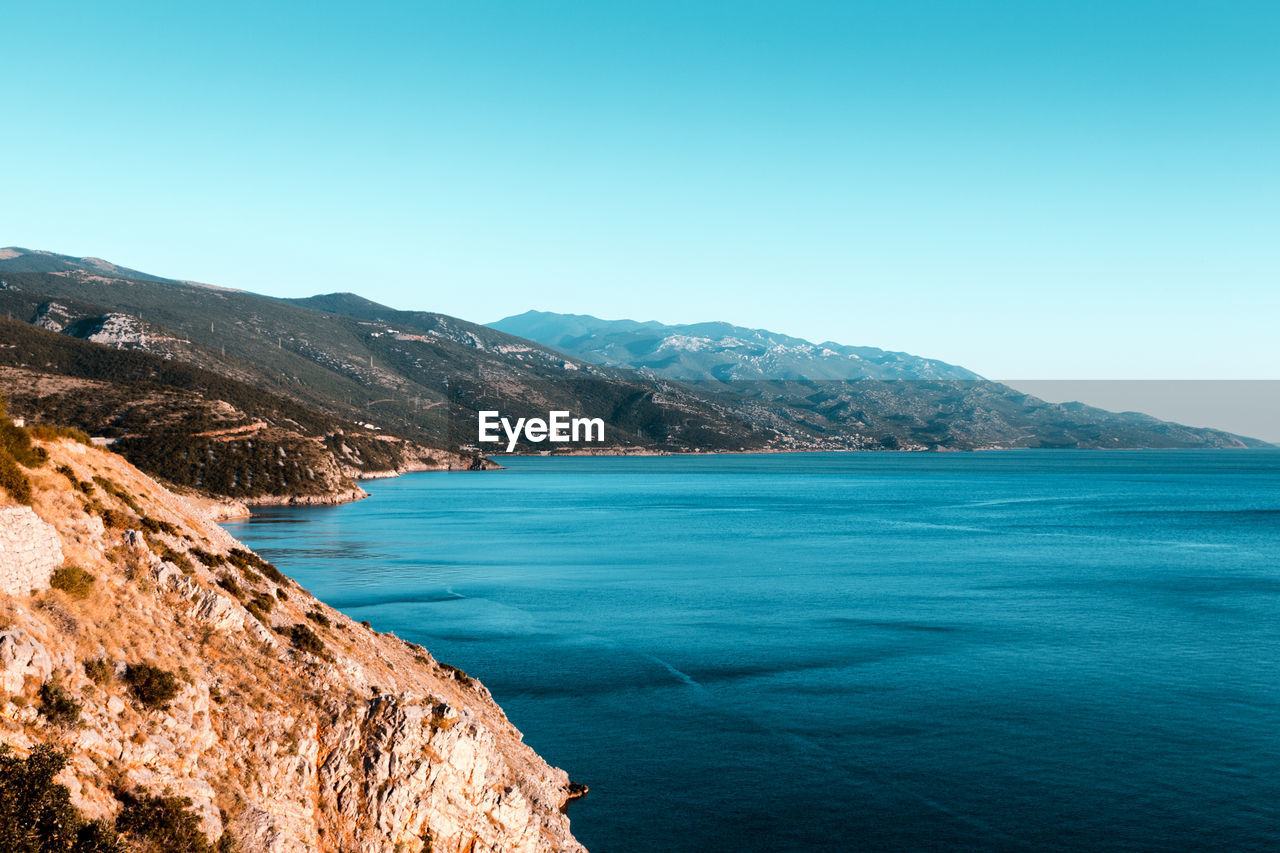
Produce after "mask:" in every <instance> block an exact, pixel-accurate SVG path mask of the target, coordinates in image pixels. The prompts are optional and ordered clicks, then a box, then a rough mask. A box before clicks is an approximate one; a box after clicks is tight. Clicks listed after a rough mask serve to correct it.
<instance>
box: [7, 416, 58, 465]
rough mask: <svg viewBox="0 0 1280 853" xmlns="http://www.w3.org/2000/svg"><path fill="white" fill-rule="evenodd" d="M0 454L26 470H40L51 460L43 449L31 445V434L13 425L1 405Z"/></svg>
mask: <svg viewBox="0 0 1280 853" xmlns="http://www.w3.org/2000/svg"><path fill="white" fill-rule="evenodd" d="M0 454H7V455H9V456H10V457H12V458H13V461H14V462H17V463H18V464H19V465H21V466H23V467H24V468H39V467H40V466H41V465H43V464H44V463H45V462H47V461H48V459H49V454H48V453H46V452H45V449H44V448H43V447H37V446H36V445H34V444H32V443H31V433H30V432H29V431H28V430H26V429H25V428H23V427H18V426H14V425H13V421H11V420H10V419H9V416H8V414H7V413H6V412H5V411H4V406H3V405H2V404H0Z"/></svg>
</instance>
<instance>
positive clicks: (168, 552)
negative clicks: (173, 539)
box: [160, 542, 196, 575]
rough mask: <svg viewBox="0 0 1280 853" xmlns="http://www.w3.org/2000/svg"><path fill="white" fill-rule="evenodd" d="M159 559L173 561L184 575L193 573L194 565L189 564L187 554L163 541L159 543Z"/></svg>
mask: <svg viewBox="0 0 1280 853" xmlns="http://www.w3.org/2000/svg"><path fill="white" fill-rule="evenodd" d="M160 559H162V560H168V561H169V562H170V563H173V564H174V565H175V566H177V567H178V568H179V569H181V570H182V573H183V574H184V575H190V574H195V571H196V567H195V566H193V565H191V561H190V560H188V559H187V555H186V554H184V553H182V552H181V551H179V550H177V549H175V548H174V547H173V546H171V545H169V544H167V543H164V542H162V543H160Z"/></svg>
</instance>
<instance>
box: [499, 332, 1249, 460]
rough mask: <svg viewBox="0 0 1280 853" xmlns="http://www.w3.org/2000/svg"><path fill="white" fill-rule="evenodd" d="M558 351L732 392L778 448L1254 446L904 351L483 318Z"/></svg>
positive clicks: (754, 335)
mask: <svg viewBox="0 0 1280 853" xmlns="http://www.w3.org/2000/svg"><path fill="white" fill-rule="evenodd" d="M491 325H492V327H493V328H496V329H501V330H503V331H507V332H511V333H512V334H520V335H524V336H526V337H529V338H531V339H533V340H536V341H538V342H540V343H542V344H545V345H547V346H550V347H553V348H555V349H557V350H559V351H561V352H564V353H565V354H566V355H571V356H574V357H576V358H581V359H584V360H586V361H591V362H595V363H597V364H601V365H609V366H612V367H626V368H631V369H634V370H637V371H640V372H642V373H644V374H647V375H652V376H655V377H661V378H665V379H669V380H672V381H679V382H681V383H683V384H685V385H686V386H688V387H690V388H691V389H692V390H693V391H694V392H695V393H698V394H701V395H703V396H707V397H715V398H718V399H723V400H731V401H735V403H736V407H735V409H734V410H735V411H736V412H738V413H739V414H740V415H742V416H743V417H746V418H748V419H750V420H752V421H753V422H756V423H759V424H762V425H768V426H769V427H771V428H773V429H775V430H777V431H778V432H779V433H780V434H781V437H780V439H779V441H778V444H779V445H780V446H783V447H808V446H813V445H814V444H822V443H826V444H827V445H834V446H844V447H856V448H886V449H899V448H905V449H923V448H938V449H952V450H972V449H979V448H1017V447H1061V448H1116V447H1129V448H1131V447H1150V448H1177V447H1224V448H1225V447H1262V446H1266V443H1265V442H1261V441H1257V440H1255V439H1250V438H1245V437H1242V436H1236V435H1232V434H1231V433H1227V432H1224V431H1222V430H1212V429H1199V428H1195V427H1186V426H1182V425H1180V424H1174V423H1169V422H1166V421H1160V420H1157V419H1156V418H1152V417H1149V416H1147V415H1143V414H1140V413H1136V412H1123V413H1116V412H1108V411H1104V410H1102V409H1097V408H1093V407H1090V406H1085V405H1082V404H1080V403H1067V404H1061V405H1059V404H1053V403H1047V402H1045V401H1044V400H1040V399H1038V398H1036V397H1033V396H1030V395H1028V394H1024V393H1021V392H1019V391H1015V390H1014V389H1012V388H1010V387H1008V386H1007V385H1002V384H1000V383H998V382H991V381H989V380H986V379H983V378H982V377H980V376H978V375H977V374H975V373H973V372H972V371H969V370H966V369H965V368H963V367H957V366H955V365H951V364H947V363H945V362H942V361H938V360H936V359H928V358H921V357H919V356H914V355H910V354H908V353H900V352H888V351H885V350H881V349H876V348H874V347H858V346H847V345H844V344H838V343H835V342H832V341H827V342H825V343H821V344H815V343H812V342H810V341H805V340H802V339H800V338H795V337H791V336H788V335H782V334H779V333H777V332H771V331H768V330H765V329H747V328H743V327H741V326H732V325H729V324H728V323H697V324H689V325H666V324H663V323H657V322H652V321H649V322H636V321H634V320H601V319H599V318H596V317H591V316H587V315H581V314H554V313H550V312H540V311H529V312H526V313H524V314H520V315H517V316H514V317H507V318H505V319H503V320H499V321H497V322H496V323H493V324H491Z"/></svg>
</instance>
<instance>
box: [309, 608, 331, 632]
mask: <svg viewBox="0 0 1280 853" xmlns="http://www.w3.org/2000/svg"><path fill="white" fill-rule="evenodd" d="M307 618H308V619H310V620H311V621H312V622H315V623H316V624H317V625H323V626H324V627H326V628H328V627H329V625H330V622H329V617H328V616H326V615H324V613H322V612H320V611H319V610H312V611H309V612H308V613H307Z"/></svg>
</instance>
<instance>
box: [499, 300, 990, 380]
mask: <svg viewBox="0 0 1280 853" xmlns="http://www.w3.org/2000/svg"><path fill="white" fill-rule="evenodd" d="M488 325H489V326H490V328H494V329H498V330H499V331H503V332H507V333H509V334H512V335H519V336H520V337H522V338H529V339H530V340H534V341H538V342H539V343H542V344H545V345H547V346H550V347H554V348H555V349H558V350H560V351H561V352H564V353H567V354H569V355H573V356H576V357H577V358H581V359H584V360H585V361H591V362H594V363H596V364H607V365H610V366H613V367H630V368H634V369H636V370H641V371H647V372H651V373H653V374H655V375H657V376H664V377H666V378H668V379H679V380H682V381H693V382H702V381H708V380H714V381H721V382H738V381H752V380H761V379H764V380H800V381H803V380H812V381H823V380H846V381H847V380H857V379H980V378H981V377H980V376H978V374H976V373H974V372H973V371H971V370H966V369H965V368H963V367H957V366H956V365H954V364H947V363H946V362H944V361H938V360H937V359H930V358H921V357H920V356H916V355H911V354H909V353H904V352H890V351H888V350H882V349H879V348H877V347H864V346H849V345H847V344H838V343H835V342H833V341H824V342H823V343H814V342H812V341H806V340H804V339H803V338H797V337H792V336H791V335H784V334H780V333H778V332H771V331H769V330H767V329H749V328H746V327H744V326H734V325H732V324H730V323H722V322H708V323H688V324H680V325H668V324H666V323H659V322H656V321H652V320H651V321H645V322H637V321H635V320H602V319H600V318H599V317H593V316H591V315H589V314H555V313H552V312H549V311H526V312H525V313H523V314H517V315H515V316H512V317H505V318H503V319H501V320H498V321H497V322H494V323H489V324H488Z"/></svg>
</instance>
